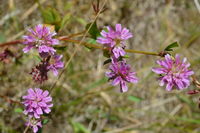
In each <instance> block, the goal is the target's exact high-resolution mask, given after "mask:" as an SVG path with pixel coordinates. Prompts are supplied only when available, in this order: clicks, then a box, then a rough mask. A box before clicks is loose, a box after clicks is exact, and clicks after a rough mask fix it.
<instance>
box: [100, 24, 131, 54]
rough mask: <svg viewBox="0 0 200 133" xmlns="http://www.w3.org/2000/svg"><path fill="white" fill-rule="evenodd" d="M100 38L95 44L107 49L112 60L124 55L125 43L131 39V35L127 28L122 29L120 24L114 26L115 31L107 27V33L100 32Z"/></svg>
mask: <svg viewBox="0 0 200 133" xmlns="http://www.w3.org/2000/svg"><path fill="white" fill-rule="evenodd" d="M101 36H102V37H98V38H97V42H98V43H100V44H104V46H105V47H107V48H109V49H110V50H111V51H110V52H111V53H112V55H113V57H114V58H119V57H120V56H124V55H125V54H126V52H125V51H124V48H125V41H126V40H128V39H129V38H131V37H133V35H132V33H130V32H129V30H128V29H127V28H122V26H121V24H116V25H115V30H114V29H112V28H111V27H109V26H108V27H107V31H105V30H103V31H102V32H101Z"/></svg>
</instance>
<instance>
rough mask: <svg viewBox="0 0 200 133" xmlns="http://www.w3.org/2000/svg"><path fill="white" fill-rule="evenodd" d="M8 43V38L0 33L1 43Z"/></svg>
mask: <svg viewBox="0 0 200 133" xmlns="http://www.w3.org/2000/svg"><path fill="white" fill-rule="evenodd" d="M5 41H6V37H5V35H4V34H3V33H0V43H2V42H5Z"/></svg>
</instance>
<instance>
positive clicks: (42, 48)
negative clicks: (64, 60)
mask: <svg viewBox="0 0 200 133" xmlns="http://www.w3.org/2000/svg"><path fill="white" fill-rule="evenodd" d="M28 32H29V34H28V35H25V36H23V39H24V41H23V44H25V45H27V46H26V47H25V48H24V49H23V51H24V53H27V52H29V51H30V50H31V49H32V48H37V49H38V52H39V53H51V54H54V53H55V52H56V50H55V49H54V48H53V47H52V46H53V45H58V44H59V40H57V39H53V37H54V36H55V35H56V33H55V32H54V31H51V29H50V28H49V27H47V26H44V25H42V24H39V25H36V26H35V27H34V28H33V29H29V30H28Z"/></svg>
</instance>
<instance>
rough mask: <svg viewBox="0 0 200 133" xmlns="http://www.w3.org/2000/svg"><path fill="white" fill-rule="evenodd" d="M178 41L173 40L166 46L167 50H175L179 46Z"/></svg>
mask: <svg viewBox="0 0 200 133" xmlns="http://www.w3.org/2000/svg"><path fill="white" fill-rule="evenodd" d="M178 46H179V45H178V42H173V43H171V44H170V45H168V46H167V47H166V48H165V51H173V48H176V47H178Z"/></svg>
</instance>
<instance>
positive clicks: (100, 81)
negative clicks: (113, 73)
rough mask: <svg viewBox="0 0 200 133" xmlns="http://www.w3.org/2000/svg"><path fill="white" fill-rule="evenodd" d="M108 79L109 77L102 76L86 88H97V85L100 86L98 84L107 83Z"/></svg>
mask: <svg viewBox="0 0 200 133" xmlns="http://www.w3.org/2000/svg"><path fill="white" fill-rule="evenodd" d="M107 81H108V79H107V78H106V77H103V78H101V79H100V80H97V81H96V82H94V83H92V84H90V85H89V86H88V87H87V88H86V90H90V89H92V88H96V87H98V86H101V85H103V84H105V83H106V82H107Z"/></svg>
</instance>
